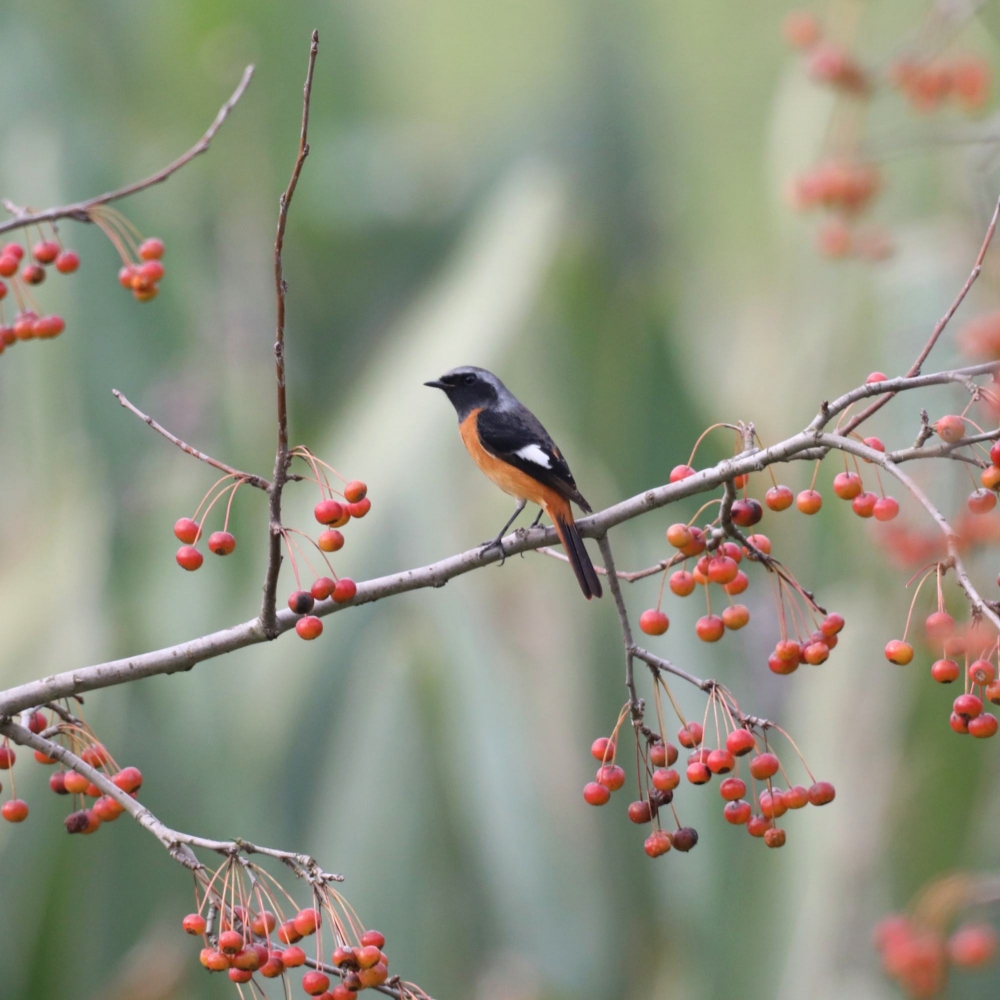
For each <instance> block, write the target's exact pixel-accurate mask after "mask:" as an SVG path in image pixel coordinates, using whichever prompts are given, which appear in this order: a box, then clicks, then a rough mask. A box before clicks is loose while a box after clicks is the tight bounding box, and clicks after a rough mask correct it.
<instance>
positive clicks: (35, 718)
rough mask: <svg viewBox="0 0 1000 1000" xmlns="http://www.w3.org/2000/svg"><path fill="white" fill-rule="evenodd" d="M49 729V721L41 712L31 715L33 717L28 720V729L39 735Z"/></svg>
mask: <svg viewBox="0 0 1000 1000" xmlns="http://www.w3.org/2000/svg"><path fill="white" fill-rule="evenodd" d="M47 727H48V720H47V719H46V718H45V716H44V715H42V713H41V712H32V713H31V716H30V717H29V719H28V729H29V730H30V731H31V732H33V733H35V734H36V735H37V734H38V733H41V732H44V731H45V729H46V728H47Z"/></svg>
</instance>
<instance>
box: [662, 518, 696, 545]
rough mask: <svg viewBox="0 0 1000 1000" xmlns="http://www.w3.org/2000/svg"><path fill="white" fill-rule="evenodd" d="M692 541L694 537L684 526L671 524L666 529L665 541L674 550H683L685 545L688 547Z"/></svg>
mask: <svg viewBox="0 0 1000 1000" xmlns="http://www.w3.org/2000/svg"><path fill="white" fill-rule="evenodd" d="M693 540H694V535H693V534H692V533H691V529H690V528H689V527H688V526H687V525H686V524H683V523H677V524H672V525H670V527H669V528H667V541H668V542H669V543H670V544H671V545H672V546H673V547H674V548H675V549H683V548H684V547H685V546H686V545H690V544H691V542H692V541H693Z"/></svg>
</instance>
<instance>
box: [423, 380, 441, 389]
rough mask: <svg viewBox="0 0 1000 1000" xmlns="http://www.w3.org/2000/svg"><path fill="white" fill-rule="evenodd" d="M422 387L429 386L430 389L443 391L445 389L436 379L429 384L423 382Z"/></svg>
mask: <svg viewBox="0 0 1000 1000" xmlns="http://www.w3.org/2000/svg"><path fill="white" fill-rule="evenodd" d="M424 385H427V386H430V387H431V388H432V389H443V388H444V387H445V385H444V382H441V381H439V380H438V379H433V380H432V381H430V382H425V383H424Z"/></svg>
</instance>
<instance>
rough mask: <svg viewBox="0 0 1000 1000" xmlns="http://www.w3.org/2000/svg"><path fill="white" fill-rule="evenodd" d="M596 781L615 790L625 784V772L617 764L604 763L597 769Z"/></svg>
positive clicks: (612, 790) (609, 789)
mask: <svg viewBox="0 0 1000 1000" xmlns="http://www.w3.org/2000/svg"><path fill="white" fill-rule="evenodd" d="M597 783H598V784H599V785H604V787H605V788H606V789H607V790H608V791H609V792H617V791H618V789H619V788H621V787H622V786H623V785H624V784H625V772H624V771H623V770H622V769H621V768H620V767H619V766H618V765H617V764H605V765H604V766H603V767H599V768H598V769H597Z"/></svg>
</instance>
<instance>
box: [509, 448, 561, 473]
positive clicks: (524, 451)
mask: <svg viewBox="0 0 1000 1000" xmlns="http://www.w3.org/2000/svg"><path fill="white" fill-rule="evenodd" d="M514 454H515V455H517V457H518V458H523V459H524V460H525V461H526V462H534V463H535V465H540V466H541V467H542V468H543V469H551V468H552V459H551V458H549V456H548V455H547V454H546V453H545V449H544V448H542V446H541V445H538V444H526V445H525V446H524V447H523V448H519V449H518V450H517V451H516V452H514Z"/></svg>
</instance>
